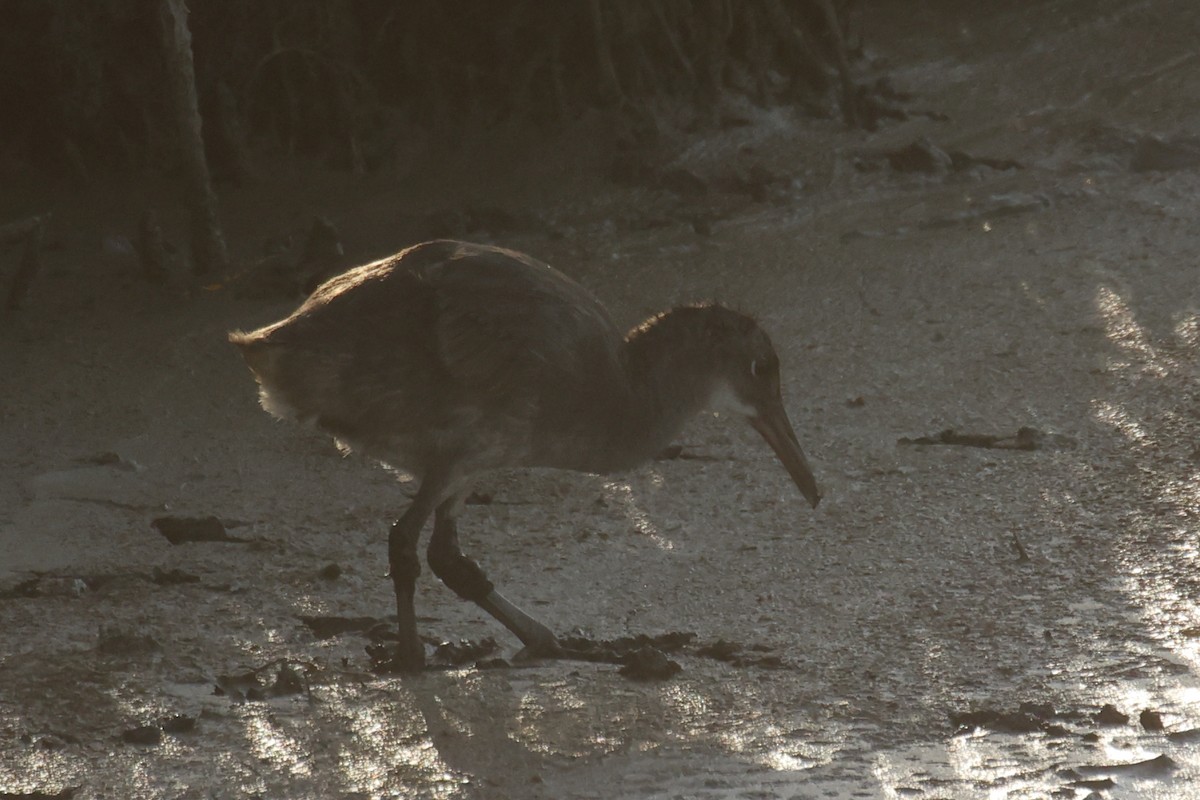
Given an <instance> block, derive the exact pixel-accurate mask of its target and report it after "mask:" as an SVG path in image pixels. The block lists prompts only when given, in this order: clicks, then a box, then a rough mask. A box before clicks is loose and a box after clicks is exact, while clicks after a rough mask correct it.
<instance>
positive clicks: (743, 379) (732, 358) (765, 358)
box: [700, 305, 821, 508]
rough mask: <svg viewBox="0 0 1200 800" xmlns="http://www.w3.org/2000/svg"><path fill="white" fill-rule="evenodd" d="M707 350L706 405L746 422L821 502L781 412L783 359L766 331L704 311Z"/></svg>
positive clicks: (808, 495)
mask: <svg viewBox="0 0 1200 800" xmlns="http://www.w3.org/2000/svg"><path fill="white" fill-rule="evenodd" d="M700 310H701V311H702V312H703V313H704V317H705V319H704V321H703V326H702V327H703V330H704V339H705V345H706V347H705V349H706V350H707V351H708V353H710V354H711V358H712V363H711V365H710V367H711V370H712V371H711V373H710V374H711V375H712V378H713V384H712V390H711V395H710V397H709V402H708V406H709V408H710V409H711V410H713V411H723V412H730V413H733V414H737V415H739V416H742V417H745V418H746V420H747V421H748V422H749V423H750V425H751V426H753V428H754V429H755V430H756V431H758V432H759V434H760V435H761V436H762V437H763V439H765V440H766V442H767V444H769V445H770V446H771V449H772V450H774V451H775V455H776V456H778V457H779V460H780V461H781V462H782V463H783V466H784V468H785V469H787V471H788V475H790V476H791V478H792V481H793V482H794V483H795V484H796V488H798V489H799V490H800V493H801V494H803V495H804V497H805V499H807V500H808V502H809V503H811V504H812V507H813V508H816V507H817V503H819V502H820V501H821V493H820V492H819V491H818V489H817V482H816V479H815V478H814V477H813V474H812V469H811V468H810V467H809V465H808V459H807V458H805V456H804V451H803V450H802V449H801V448H800V443H799V442H798V441H797V440H796V433H795V431H794V430H793V429H792V423H791V421H790V420H789V419H788V415H787V411H785V410H784V408H783V395H782V392H781V389H780V380H779V356H778V355H777V354H776V353H775V347H774V346H773V345H772V344H771V339H770V338H769V337H768V336H767V334H766V332H765V331H763V329H762V328H760V327H759V325H758V323H757V322H755V321H754V320H753V319H751V318H750V317H748V316H746V315H744V314H740V313H738V312H736V311H733V310H731V309H728V308H725V307H723V306H719V305H710V306H704V307H703V308H702V309H700Z"/></svg>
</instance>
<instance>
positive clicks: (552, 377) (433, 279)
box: [428, 246, 621, 400]
mask: <svg viewBox="0 0 1200 800" xmlns="http://www.w3.org/2000/svg"><path fill="white" fill-rule="evenodd" d="M428 277H429V280H430V284H431V286H432V288H433V289H434V295H435V297H436V298H437V314H436V318H437V323H436V342H437V349H438V353H439V355H440V356H441V360H442V362H443V364H444V366H445V368H446V369H447V370H448V371H449V372H450V374H451V375H452V376H453V377H454V379H455V380H456V381H458V382H459V383H460V384H462V385H464V386H469V387H471V388H472V389H474V390H476V391H478V392H480V393H489V394H491V395H492V396H493V397H495V398H496V399H497V400H502V399H505V398H510V397H511V398H515V397H516V396H518V395H520V394H526V395H527V394H529V392H530V390H532V391H533V392H534V393H536V394H544V393H545V392H546V391H554V390H562V391H569V390H570V389H571V388H572V387H576V386H581V385H583V384H584V383H585V381H586V380H587V378H588V377H589V376H592V377H596V378H601V375H598V374H596V373H604V372H606V371H609V370H613V369H615V368H616V364H617V348H618V345H619V343H620V341H621V334H620V331H619V330H618V329H617V327H616V325H615V324H614V323H613V321H612V319H611V318H610V317H609V315H608V312H607V311H605V309H604V307H603V306H602V305H601V304H600V302H599V301H598V300H597V299H596V298H595V297H594V296H593V295H592V294H591V293H590V292H588V291H587V290H586V289H584V288H583V287H581V286H580V285H579V284H577V283H575V282H574V281H573V280H571V279H570V278H568V277H567V276H565V275H563V274H562V273H560V272H558V271H557V270H554V269H553V268H551V267H549V266H547V265H545V264H542V263H540V262H538V261H536V260H534V259H532V258H530V257H528V256H525V255H522V254H519V253H514V252H511V251H506V250H501V249H499V248H485V247H478V246H473V247H472V246H464V249H463V250H462V251H461V253H459V254H457V257H452V258H450V259H447V260H445V261H442V262H440V263H439V264H438V265H437V266H436V268H435V269H434V270H431V271H430V273H429V275H428ZM603 377H608V376H607V375H604V376H603Z"/></svg>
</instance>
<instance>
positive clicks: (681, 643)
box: [301, 617, 788, 680]
mask: <svg viewBox="0 0 1200 800" xmlns="http://www.w3.org/2000/svg"><path fill="white" fill-rule="evenodd" d="M301 620H302V622H303V623H304V624H305V625H306V626H307V627H308V628H309V629H310V630H312V631H313V633H314V634H315V635H316V636H318V637H319V638H328V637H330V636H336V635H339V634H341V633H364V634H366V635H368V636H369V637H370V638H371V639H372V640H373V643H372V644H370V645H368V646H367V648H366V650H367V655H368V657H369V659H370V670H371V671H372V672H374V673H376V674H388V673H392V672H395V671H396V669H395V668H394V666H393V661H392V648H391V645H390V640H391V639H393V638H394V637H392V636H390V633H391V631H390V626H388V627H386V629H385V628H381V626H387V625H388V624H387V623H386V622H384V621H382V620H378V619H375V618H373V617H353V618H348V617H346V618H344V617H302V618H301ZM427 643H428V644H430V645H431V646H432V647H433V653H432V656H431V657H430V659H429V663H428V664H427V666H426V669H432V670H439V669H460V668H463V667H469V666H473V667H475V668H476V669H504V668H509V667H512V666H514V665H513V664H512V663H510V662H509V661H508V660H506V659H504V658H500V657H497V656H495V655H494V654H495V653H496V652H497V651H498V650H499V649H500V646H499V644H497V642H496V640H495V639H493V638H491V637H490V636H489V637H486V638H484V639H480V640H478V641H472V640H468V639H463V640H460V641H458V642H445V641H440V642H439V641H434V640H427ZM677 655H679V656H691V657H695V658H707V659H712V660H714V661H721V662H723V663H726V664H729V665H730V666H732V667H737V668H749V667H756V668H759V669H787V668H788V664H787V663H786V662H785V660H784V659H783V657H781V656H780V655H778V654H776V653H774V652H772V649H771V647H769V646H768V645H764V644H751V645H743V644H740V643H737V642H730V641H726V640H724V639H718V640H717V641H715V642H708V643H701V642H697V640H696V634H694V633H689V632H681V631H671V632H667V633H661V634H657V635H655V636H650V635H647V634H638V635H636V636H622V637H619V638H616V639H589V638H586V637H583V636H566V637H562V638H560V639H559V654H558V655H557V656H556V657H557V658H560V659H564V660H569V661H587V662H592V663H599V664H617V665H619V666H620V667H621V669H620V674H621V675H624V676H625V677H627V678H630V679H631V680H666V679H668V678H671V677H673V676H675V675H677V674H679V673H680V672H682V671H683V667H682V665H680V664H679V663H678V662H677V661H674V660H672V659H671V658H668V656H677Z"/></svg>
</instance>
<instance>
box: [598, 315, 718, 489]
mask: <svg viewBox="0 0 1200 800" xmlns="http://www.w3.org/2000/svg"><path fill="white" fill-rule="evenodd" d="M690 327H691V326H689V325H688V320H687V318H685V317H684V316H682V315H679V314H677V313H676V312H674V311H667V312H665V313H663V314H660V315H659V316H657V317H653V318H651V319H649V320H647V321H646V322H644V323H642V324H641V325H639V326H638V327H637V328H635V329H634V330H633V331H631V332H630V334H629V335H628V336H627V337H626V338H625V341H624V343H623V344H622V346H621V365H622V368H623V369H624V370H625V373H626V377H627V385H628V387H629V392H628V395H627V396H626V397H624V398H622V400H623V402H621V403H619V404H617V405H615V406H614V408H613V409H612V411H611V413H610V414H609V415H608V420H609V425H608V430H609V436H610V437H611V441H612V442H613V447H612V452H613V453H615V454H617V455H618V456H619V457H620V458H619V460H622V461H624V462H625V463H624V464H622V465H621V466H620V467H619V468H620V469H627V468H629V467H632V466H636V465H637V464H640V463H643V462H645V461H649V460H650V459H652V458H654V457H655V456H657V455H659V454H660V453H661V452H662V451H663V450H664V449H665V448H666V447H667V446H668V445H670V444H671V442H672V441H673V440H674V439H675V438H676V437H677V436H678V435H679V432H680V431H681V430H682V429H683V427H684V425H686V424H687V422H688V421H689V420H691V419H692V418H693V417H695V416H696V415H697V414H698V413H699V412H700V411H702V410H704V408H705V407H706V405H707V404H708V402H709V400H710V398H711V396H712V393H713V389H714V378H713V375H712V369H711V359H710V358H709V357H708V355H707V354H706V352H705V351H704V345H703V342H702V339H701V337H700V335H699V333H700V332H699V331H692V330H690Z"/></svg>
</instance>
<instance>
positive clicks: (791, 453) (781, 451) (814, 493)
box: [749, 402, 821, 508]
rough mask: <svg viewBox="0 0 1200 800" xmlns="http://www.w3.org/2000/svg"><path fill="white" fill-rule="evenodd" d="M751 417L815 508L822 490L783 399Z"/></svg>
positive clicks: (755, 428) (756, 428)
mask: <svg viewBox="0 0 1200 800" xmlns="http://www.w3.org/2000/svg"><path fill="white" fill-rule="evenodd" d="M749 419H750V424H751V425H753V426H754V430H756V431H758V433H759V435H761V436H762V437H763V438H764V439H766V440H767V444H769V445H771V449H772V450H774V451H775V455H776V456H778V457H779V460H780V461H782V462H783V466H784V469H786V470H787V471H788V475H790V476H791V477H792V481H793V482H794V483H795V484H796V488H797V489H799V490H800V494H802V495H804V498H805V499H806V500H808V502H809V503H810V504H811V505H812V507H813V508H816V507H817V503H819V502H821V492H820V491H818V489H817V480H816V478H814V477H813V474H812V469H811V468H810V467H809V466H808V459H807V458H805V457H804V451H803V450H801V449H800V442H798V441H796V432H795V431H794V430H792V423H791V421H790V420H789V419H788V416H787V412H786V411H784V410H783V403H781V402H774V403H771V404H770V405H769V406H767V407H766V408H764V409H762V410H761V411H760V412H759V413H758V414H757V415H756V416H752V417H750V418H749Z"/></svg>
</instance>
